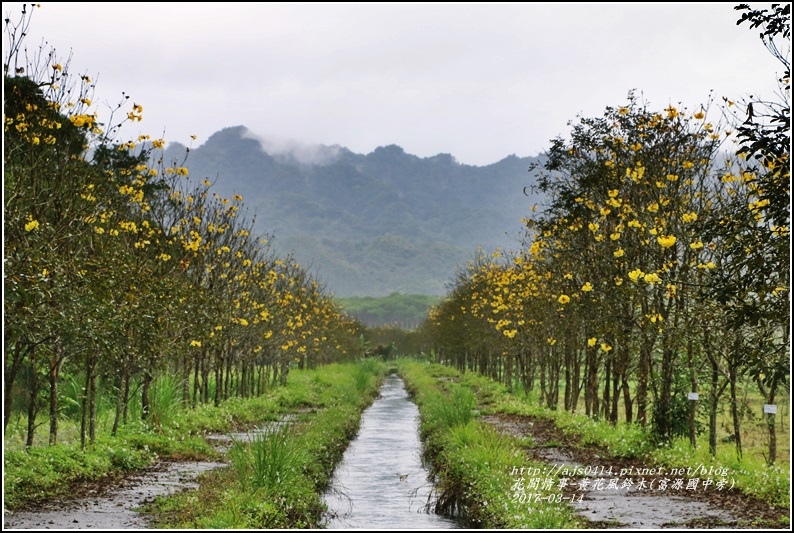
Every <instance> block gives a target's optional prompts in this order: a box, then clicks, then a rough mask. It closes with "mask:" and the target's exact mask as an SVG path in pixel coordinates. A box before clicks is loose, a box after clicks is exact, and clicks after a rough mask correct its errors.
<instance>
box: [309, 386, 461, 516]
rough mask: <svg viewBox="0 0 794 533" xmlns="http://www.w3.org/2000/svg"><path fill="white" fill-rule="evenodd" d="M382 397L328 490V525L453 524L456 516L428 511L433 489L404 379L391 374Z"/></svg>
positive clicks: (366, 417)
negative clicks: (443, 515) (426, 508)
mask: <svg viewBox="0 0 794 533" xmlns="http://www.w3.org/2000/svg"><path fill="white" fill-rule="evenodd" d="M380 393H381V396H380V397H379V398H378V399H377V400H375V402H374V403H373V404H372V405H371V406H370V407H369V408H367V410H366V411H364V413H363V416H362V418H361V427H360V429H359V433H358V436H357V437H356V438H355V439H354V440H353V441H352V442H351V443H350V446H349V447H348V449H347V451H346V452H345V455H344V458H343V459H342V462H341V463H340V464H339V466H337V468H336V471H335V472H334V476H333V479H332V481H331V490H330V491H329V492H328V493H327V494H326V495H325V501H326V503H327V504H328V509H329V513H328V518H327V519H328V524H327V527H328V528H331V529H334V528H337V529H339V528H345V529H347V528H350V529H352V528H368V529H369V528H372V529H453V528H459V527H460V525H459V524H457V523H456V522H455V521H454V520H452V519H449V518H445V517H442V516H439V515H436V514H432V513H428V512H426V510H425V506H426V504H427V503H428V497H429V496H430V494H431V491H432V488H433V486H432V483H431V482H430V481H429V480H428V472H427V470H426V469H425V468H424V467H423V466H422V461H421V453H422V444H421V442H420V440H419V409H418V408H417V407H416V405H415V404H414V403H413V402H412V401H411V400H410V399H409V398H408V393H407V391H406V390H405V385H404V383H403V381H402V379H401V378H399V377H398V376H396V375H394V374H392V375H390V376H389V377H388V378H386V380H385V383H384V384H383V386H382V387H381V390H380Z"/></svg>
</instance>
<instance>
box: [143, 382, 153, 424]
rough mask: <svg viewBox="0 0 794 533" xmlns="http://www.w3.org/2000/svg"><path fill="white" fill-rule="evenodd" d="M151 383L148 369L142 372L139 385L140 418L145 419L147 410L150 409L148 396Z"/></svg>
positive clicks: (147, 414) (147, 415) (147, 416)
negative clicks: (141, 379)
mask: <svg viewBox="0 0 794 533" xmlns="http://www.w3.org/2000/svg"><path fill="white" fill-rule="evenodd" d="M151 385H152V375H151V373H149V371H148V370H146V371H144V373H143V384H142V385H141V419H142V420H147V419H148V418H149V411H150V409H151V399H150V397H149V389H150V387H151Z"/></svg>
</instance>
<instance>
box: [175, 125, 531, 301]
mask: <svg viewBox="0 0 794 533" xmlns="http://www.w3.org/2000/svg"><path fill="white" fill-rule="evenodd" d="M268 150H269V151H270V152H268ZM184 153H185V147H183V146H181V145H179V144H177V143H175V144H173V145H172V146H171V147H170V148H169V150H168V151H167V152H166V158H167V159H168V158H171V159H174V160H181V159H182V158H183V157H184ZM535 161H536V159H535V158H519V157H516V156H509V157H506V158H505V159H503V160H501V161H499V162H496V163H494V164H492V165H488V166H484V167H475V166H470V165H464V164H460V163H458V162H457V161H455V159H454V158H453V157H452V156H451V155H449V154H439V155H436V156H434V157H429V158H420V157H417V156H414V155H411V154H407V153H405V151H403V149H402V148H400V147H399V146H396V145H390V146H382V147H379V148H377V149H375V150H374V151H373V152H371V153H369V154H365V155H362V154H355V153H353V152H351V151H349V150H347V149H345V148H342V147H339V146H311V147H303V148H302V149H293V150H291V151H285V150H283V149H282V151H280V152H276V151H275V150H274V149H273V148H271V147H270V146H269V145H268V144H267V143H265V142H263V141H261V140H260V139H257V138H255V137H254V135H253V134H252V133H251V132H250V131H249V130H248V129H246V128H245V127H243V126H237V127H231V128H226V129H224V130H222V131H219V132H217V133H215V134H214V135H212V136H211V137H210V138H209V139H208V140H207V141H206V142H205V143H204V144H203V145H201V146H199V147H197V148H194V149H191V150H190V153H189V157H188V159H187V161H186V163H185V166H186V167H188V168H189V169H190V172H191V176H192V177H193V179H205V178H206V179H208V180H209V181H210V182H211V183H212V186H211V189H210V190H211V191H213V192H217V193H218V194H219V195H221V196H232V195H234V194H239V195H241V196H242V197H243V198H244V199H245V205H246V206H247V207H248V208H249V209H250V211H251V214H255V215H256V221H255V225H254V227H255V229H257V230H259V231H260V232H262V233H264V232H265V231H268V232H273V233H274V236H275V240H274V243H273V244H274V246H275V247H276V248H277V249H279V250H281V251H283V252H285V253H289V252H293V251H294V253H295V257H296V258H297V260H298V261H299V262H300V263H301V264H303V265H307V266H308V267H309V268H310V269H311V270H312V272H314V273H315V274H316V275H318V276H319V278H320V279H322V280H323V281H325V282H326V283H327V285H328V287H329V289H330V290H332V291H333V292H334V293H335V294H336V295H337V296H386V295H388V294H390V293H392V292H395V291H396V292H403V293H416V294H435V295H440V294H443V293H444V292H445V290H446V286H447V285H448V283H449V281H450V280H451V279H452V277H453V276H454V272H455V268H456V267H457V266H459V265H463V264H465V263H466V262H468V261H469V260H470V259H471V258H472V257H473V253H474V251H475V250H476V249H477V248H478V247H483V248H485V249H492V248H496V247H500V246H501V247H515V246H516V245H517V234H518V230H519V229H520V220H521V218H522V217H523V216H525V214H526V213H527V212H528V210H529V208H530V206H531V205H532V204H533V203H534V201H535V199H534V198H533V197H531V196H526V195H525V194H524V188H525V187H527V189H526V190H527V191H528V192H529V191H530V187H531V186H532V185H533V183H534V178H533V176H532V175H531V174H530V173H529V167H530V165H531V164H532V163H533V162H535Z"/></svg>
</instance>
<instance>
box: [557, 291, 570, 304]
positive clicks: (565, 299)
mask: <svg viewBox="0 0 794 533" xmlns="http://www.w3.org/2000/svg"><path fill="white" fill-rule="evenodd" d="M557 301H558V302H560V303H561V304H563V305H565V304H567V303H568V302H570V301H571V298H570V297H569V296H566V295H565V294H561V295H560V297H559V298H557Z"/></svg>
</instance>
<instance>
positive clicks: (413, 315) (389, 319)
mask: <svg viewBox="0 0 794 533" xmlns="http://www.w3.org/2000/svg"><path fill="white" fill-rule="evenodd" d="M441 299H442V298H441V297H440V296H430V295H426V294H401V293H398V292H393V293H391V294H390V295H388V296H381V297H374V296H363V297H351V298H338V299H337V301H338V302H339V305H341V306H342V308H343V309H344V310H345V312H347V313H348V314H349V315H351V316H353V317H355V318H357V319H358V320H360V321H361V322H363V323H365V324H366V325H367V326H369V327H377V326H383V325H387V324H388V325H396V326H398V327H400V328H403V329H415V328H416V327H418V326H419V324H421V323H422V322H423V321H424V320H425V319H426V318H427V312H428V309H430V307H431V306H433V305H436V304H438V303H440V302H441Z"/></svg>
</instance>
